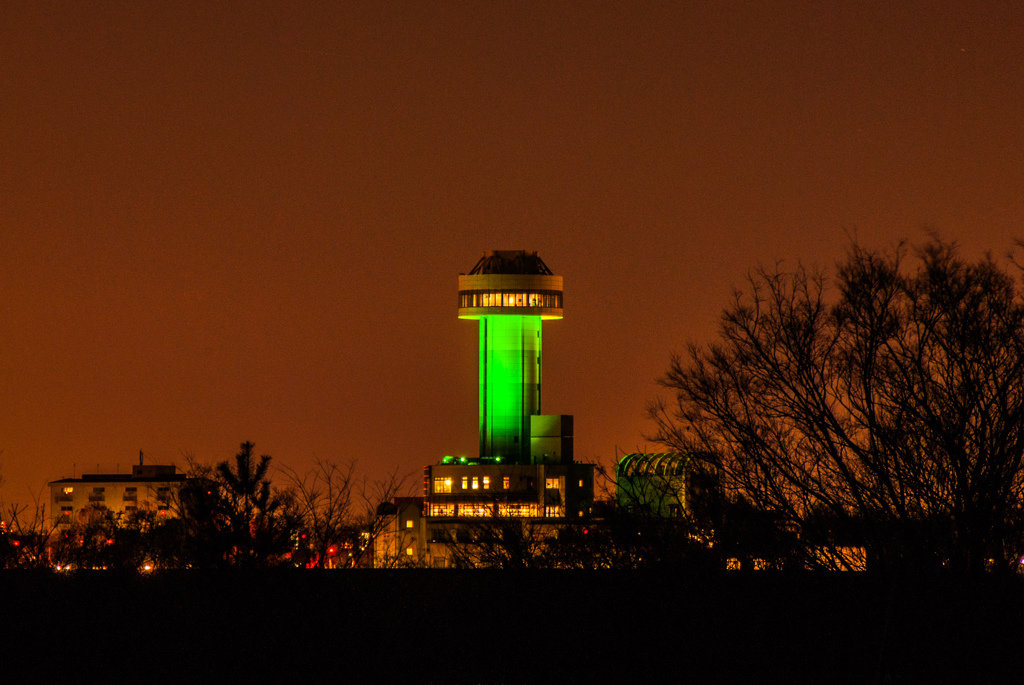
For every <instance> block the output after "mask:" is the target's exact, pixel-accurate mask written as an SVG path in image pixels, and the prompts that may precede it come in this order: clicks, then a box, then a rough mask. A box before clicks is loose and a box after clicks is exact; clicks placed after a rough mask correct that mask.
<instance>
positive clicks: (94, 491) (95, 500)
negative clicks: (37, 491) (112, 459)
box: [50, 466, 185, 526]
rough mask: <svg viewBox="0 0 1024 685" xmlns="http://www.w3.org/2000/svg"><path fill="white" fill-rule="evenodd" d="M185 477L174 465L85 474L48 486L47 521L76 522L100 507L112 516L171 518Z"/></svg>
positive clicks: (61, 524) (54, 523) (64, 523)
mask: <svg viewBox="0 0 1024 685" xmlns="http://www.w3.org/2000/svg"><path fill="white" fill-rule="evenodd" d="M184 480H185V475H184V474H180V473H177V472H176V469H175V467H173V466H144V467H139V466H136V467H133V473H132V474H111V473H107V474H87V475H84V476H82V477H81V478H63V479H61V480H55V481H52V482H51V483H50V519H51V522H52V524H53V525H54V526H69V525H72V524H74V523H77V522H78V517H79V514H80V513H81V511H82V510H83V509H86V508H88V507H95V506H102V507H105V508H107V509H109V510H110V511H112V512H114V513H129V512H132V511H136V510H138V511H153V512H156V513H157V514H158V515H165V516H173V515H174V511H173V508H172V507H171V504H172V502H173V501H174V497H175V493H176V491H177V489H178V488H179V487H180V486H181V483H182V482H184Z"/></svg>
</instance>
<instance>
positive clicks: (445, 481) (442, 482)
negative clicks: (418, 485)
mask: <svg viewBox="0 0 1024 685" xmlns="http://www.w3.org/2000/svg"><path fill="white" fill-rule="evenodd" d="M451 491H452V479H451V478H450V477H449V478H443V477H441V476H438V477H436V478H434V492H451Z"/></svg>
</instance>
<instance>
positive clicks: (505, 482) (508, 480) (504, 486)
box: [501, 476, 512, 490]
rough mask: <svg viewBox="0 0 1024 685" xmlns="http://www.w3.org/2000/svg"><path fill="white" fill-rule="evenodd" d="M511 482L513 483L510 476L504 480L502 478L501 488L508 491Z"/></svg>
mask: <svg viewBox="0 0 1024 685" xmlns="http://www.w3.org/2000/svg"><path fill="white" fill-rule="evenodd" d="M511 481H512V479H511V478H509V477H508V476H505V477H504V478H502V479H501V487H502V489H504V490H508V488H509V484H510V483H511Z"/></svg>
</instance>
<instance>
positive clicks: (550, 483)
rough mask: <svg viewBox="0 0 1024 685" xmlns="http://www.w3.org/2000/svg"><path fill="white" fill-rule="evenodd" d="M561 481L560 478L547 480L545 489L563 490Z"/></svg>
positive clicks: (545, 480)
mask: <svg viewBox="0 0 1024 685" xmlns="http://www.w3.org/2000/svg"><path fill="white" fill-rule="evenodd" d="M560 480H561V479H560V478H545V479H544V487H545V488H547V489H548V490H561V489H562V488H561V487H560V483H559V481H560Z"/></svg>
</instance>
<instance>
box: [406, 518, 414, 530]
mask: <svg viewBox="0 0 1024 685" xmlns="http://www.w3.org/2000/svg"><path fill="white" fill-rule="evenodd" d="M405 527H406V528H412V519H406V521H405Z"/></svg>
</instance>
